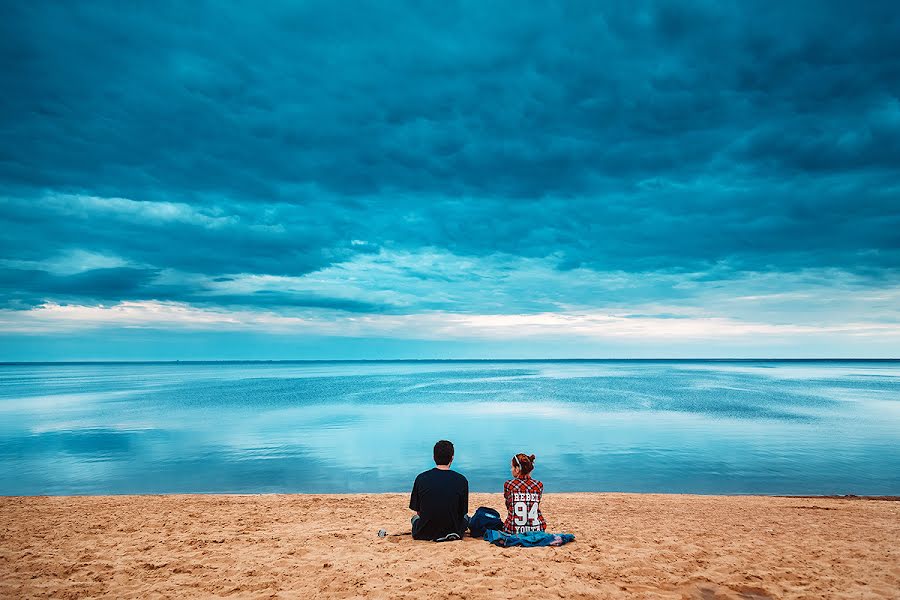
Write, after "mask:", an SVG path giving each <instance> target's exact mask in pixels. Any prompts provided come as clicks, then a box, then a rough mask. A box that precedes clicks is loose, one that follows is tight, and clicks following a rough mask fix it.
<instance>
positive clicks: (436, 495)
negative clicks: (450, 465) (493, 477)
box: [409, 467, 469, 540]
mask: <svg viewBox="0 0 900 600" xmlns="http://www.w3.org/2000/svg"><path fill="white" fill-rule="evenodd" d="M409 507H410V508H411V509H412V510H414V511H417V512H418V513H419V516H420V519H419V520H418V522H417V523H416V526H415V528H414V529H413V538H414V539H417V540H433V539H435V538H439V537H442V536H445V535H447V534H448V533H453V532H455V533H458V534H459V535H460V536H461V535H463V534H464V533H465V532H466V521H465V519H464V518H463V517H465V515H466V513H467V512H469V482H468V480H467V479H466V478H465V477H463V476H462V475H460V474H459V473H457V472H456V471H450V470H445V469H438V468H436V467H435V468H434V469H431V470H430V471H425V472H424V473H419V476H418V477H416V482H415V483H414V484H413V489H412V494H411V495H410V497H409Z"/></svg>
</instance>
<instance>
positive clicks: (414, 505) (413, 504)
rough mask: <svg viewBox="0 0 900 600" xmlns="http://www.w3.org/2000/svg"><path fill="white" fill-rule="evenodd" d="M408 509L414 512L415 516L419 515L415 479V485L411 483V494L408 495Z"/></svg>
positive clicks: (417, 488) (417, 490)
mask: <svg viewBox="0 0 900 600" xmlns="http://www.w3.org/2000/svg"><path fill="white" fill-rule="evenodd" d="M409 509H410V510H414V511H416V514H419V478H418V477H416V481H415V483H413V488H412V492H411V493H410V495H409Z"/></svg>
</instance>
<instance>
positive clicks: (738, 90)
mask: <svg viewBox="0 0 900 600" xmlns="http://www.w3.org/2000/svg"><path fill="white" fill-rule="evenodd" d="M0 16H2V18H0V30H2V33H0V63H2V69H0V86H2V88H0V89H2V91H3V93H2V94H0V228H2V232H3V234H2V236H0V360H3V361H15V360H91V359H99V360H110V359H112V360H117V359H122V360H125V359H127V360H160V359H161V360H174V359H181V360H192V359H193V360H202V359H310V358H313V359H315V358H321V359H341V358H353V359H357V358H372V359H378V358H519V357H521V358H564V357H599V358H604V357H612V358H641V357H900V95H898V90H900V11H897V10H896V5H895V3H893V2H866V3H845V2H821V1H810V2H787V3H785V2H762V3H753V4H751V3H743V2H706V1H699V0H690V1H678V2H660V1H649V2H635V3H614V2H601V3H595V2H590V3H580V2H540V3H533V4H529V5H528V7H527V10H525V9H523V8H522V5H521V4H519V3H489V4H485V3H482V2H462V3H440V4H437V5H433V6H422V5H420V4H411V3H380V2H378V3H361V4H358V3H354V4H352V5H351V4H341V3H337V4H336V3H324V2H308V3H295V2H267V3H264V4H263V5H261V6H254V7H252V8H251V7H249V6H248V5H246V4H245V3H240V2H216V3H203V2H200V3H191V4H189V5H174V4H173V5H165V6H163V5H158V4H153V5H148V6H146V7H143V8H133V7H132V8H128V9H124V8H122V7H121V6H119V5H117V4H114V3H109V4H105V3H102V2H101V3H90V4H84V3H17V4H16V3H4V4H3V6H2V7H0Z"/></svg>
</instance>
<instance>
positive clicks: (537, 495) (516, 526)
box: [503, 476, 547, 533]
mask: <svg viewBox="0 0 900 600" xmlns="http://www.w3.org/2000/svg"><path fill="white" fill-rule="evenodd" d="M543 493H544V484H543V483H541V482H540V481H538V480H537V479H532V478H531V477H528V476H526V477H525V478H523V479H510V480H509V481H507V482H506V483H504V484H503V498H504V499H505V500H506V510H507V511H508V515H507V517H506V522H505V523H504V524H503V531H505V532H506V533H524V532H526V531H544V530H546V529H547V523H546V522H545V521H544V515H542V514H541V495H542V494H543Z"/></svg>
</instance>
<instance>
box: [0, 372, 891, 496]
mask: <svg viewBox="0 0 900 600" xmlns="http://www.w3.org/2000/svg"><path fill="white" fill-rule="evenodd" d="M441 438H445V439H450V440H452V441H453V442H454V444H455V445H456V460H455V462H454V468H456V469H458V470H460V471H461V472H463V473H464V474H465V475H466V476H467V477H468V478H469V482H470V486H471V488H472V489H473V490H476V491H494V492H496V491H500V490H501V489H502V483H503V481H504V479H506V478H507V477H508V474H509V468H508V464H509V459H510V457H511V456H512V455H513V454H514V453H516V452H527V453H529V454H532V453H533V454H535V455H537V461H536V470H535V476H536V477H538V478H539V479H541V480H543V481H544V483H545V489H546V490H547V491H548V492H556V491H631V492H688V493H702V494H709V493H717V494H718V493H723V494H736V493H750V494H846V493H854V494H900V362H896V361H864V362H861V361H815V362H811V361H803V362H795V361H546V362H537V361H522V362H515V361H502V362H491V361H471V362H463V361H446V362H441V361H438V362H313V363H129V364H108V363H107V364H28V365H24V364H19V365H9V364H7V365H0V494H2V495H33V494H119V493H174V492H248V493H249V492H384V491H408V490H409V488H410V486H411V484H412V480H413V478H414V477H415V475H416V473H418V472H419V471H422V470H424V469H426V468H429V467H430V466H432V465H433V463H432V461H431V449H432V446H433V444H434V442H435V441H436V440H438V439H441Z"/></svg>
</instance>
